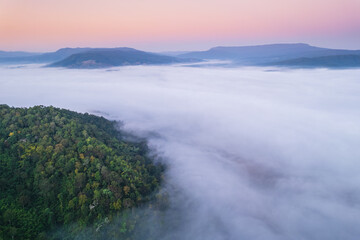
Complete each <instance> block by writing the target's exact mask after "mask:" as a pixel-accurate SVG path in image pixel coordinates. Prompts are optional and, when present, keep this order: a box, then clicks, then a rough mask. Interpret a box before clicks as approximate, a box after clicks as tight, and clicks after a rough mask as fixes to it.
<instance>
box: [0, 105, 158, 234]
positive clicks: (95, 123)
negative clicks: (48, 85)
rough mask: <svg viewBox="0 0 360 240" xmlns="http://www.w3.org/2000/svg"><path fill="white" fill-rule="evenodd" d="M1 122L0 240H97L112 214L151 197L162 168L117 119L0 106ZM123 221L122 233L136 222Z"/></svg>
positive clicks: (70, 112) (64, 111)
mask: <svg viewBox="0 0 360 240" xmlns="http://www.w3.org/2000/svg"><path fill="white" fill-rule="evenodd" d="M0 117H1V121H0V239H74V236H73V235H76V233H77V232H79V231H81V230H82V229H85V228H87V229H88V230H90V229H91V230H93V232H94V236H93V238H92V239H95V235H96V236H98V238H100V237H101V236H102V235H101V231H102V226H103V225H106V224H107V223H109V222H111V221H112V219H113V218H115V216H117V215H118V214H125V215H128V213H127V212H126V211H130V209H132V208H133V207H137V206H144V207H145V204H149V200H153V194H154V191H156V190H157V189H158V187H159V185H160V183H161V178H162V173H163V171H164V166H163V165H161V164H155V163H154V162H153V161H152V159H151V158H149V157H148V153H147V147H146V144H145V143H133V142H130V141H127V140H124V137H123V133H122V132H119V131H118V130H117V127H116V122H112V121H108V120H106V119H105V118H103V117H97V116H94V115H90V114H87V113H86V114H80V113H76V112H72V111H69V110H65V109H59V108H54V107H44V106H35V107H32V108H12V107H9V106H7V105H0ZM152 207H155V205H152ZM124 224H126V225H125V226H124ZM124 224H123V225H122V226H123V229H125V232H126V233H127V232H128V231H131V228H130V227H128V226H130V224H131V226H134V225H135V224H136V220H133V221H132V222H131V223H128V222H124ZM60 227H61V229H62V231H61V236H60V237H58V238H52V237H51V236H50V235H51V234H52V232H53V230H55V229H57V228H60ZM66 229H68V231H65V230H66ZM125 232H124V231H121V229H119V230H118V232H117V234H118V237H117V239H128V238H127V237H126V236H124V235H125ZM99 236H100V237H99ZM112 237H114V236H112ZM101 239H109V238H108V237H105V238H101Z"/></svg>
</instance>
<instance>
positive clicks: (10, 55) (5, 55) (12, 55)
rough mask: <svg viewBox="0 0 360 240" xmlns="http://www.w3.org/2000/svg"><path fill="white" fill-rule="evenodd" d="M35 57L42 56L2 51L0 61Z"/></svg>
mask: <svg viewBox="0 0 360 240" xmlns="http://www.w3.org/2000/svg"><path fill="white" fill-rule="evenodd" d="M35 55H40V53H31V52H20V51H15V52H8V51H0V59H5V58H19V57H29V56H35Z"/></svg>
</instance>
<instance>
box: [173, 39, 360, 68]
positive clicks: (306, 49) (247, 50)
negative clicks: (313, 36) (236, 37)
mask: <svg viewBox="0 0 360 240" xmlns="http://www.w3.org/2000/svg"><path fill="white" fill-rule="evenodd" d="M350 54H354V55H356V54H360V51H359V50H341V49H328V48H319V47H314V46H310V45H308V44H304V43H296V44H269V45H258V46H243V47H215V48H211V49H209V50H207V51H200V52H190V53H185V54H180V55H178V57H186V58H200V59H219V60H231V61H233V62H234V63H236V64H238V65H261V64H266V63H271V62H280V61H285V60H289V59H295V58H303V57H322V56H333V55H350Z"/></svg>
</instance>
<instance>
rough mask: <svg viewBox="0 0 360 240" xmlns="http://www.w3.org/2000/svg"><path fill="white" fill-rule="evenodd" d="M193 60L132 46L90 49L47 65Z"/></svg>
mask: <svg viewBox="0 0 360 240" xmlns="http://www.w3.org/2000/svg"><path fill="white" fill-rule="evenodd" d="M188 61H193V60H189V59H181V58H176V57H171V56H164V55H159V54H154V53H148V52H143V51H139V50H136V49H133V48H108V49H92V50H89V51H86V52H81V53H77V54H72V55H71V56H69V57H67V58H65V59H63V60H61V61H59V62H55V63H52V64H50V65H48V66H49V67H66V68H104V67H115V66H126V65H154V64H171V63H181V62H188Z"/></svg>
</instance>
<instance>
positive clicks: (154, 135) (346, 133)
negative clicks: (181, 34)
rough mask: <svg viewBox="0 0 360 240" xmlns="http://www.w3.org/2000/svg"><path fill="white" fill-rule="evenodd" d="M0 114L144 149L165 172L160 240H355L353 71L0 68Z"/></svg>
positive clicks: (358, 154) (359, 94) (358, 209)
mask: <svg viewBox="0 0 360 240" xmlns="http://www.w3.org/2000/svg"><path fill="white" fill-rule="evenodd" d="M0 103H4V104H8V105H11V106H33V105H53V106H56V107H62V108H67V109H71V110H75V111H81V112H97V113H98V112H99V111H100V112H102V113H104V114H106V115H104V116H105V117H107V118H110V119H115V120H121V121H123V122H124V129H125V130H127V131H131V132H133V133H134V134H136V135H138V136H145V137H147V138H148V139H149V144H150V147H151V149H153V151H155V152H156V153H157V154H158V155H159V156H161V158H162V159H164V161H165V162H166V163H167V164H168V165H169V168H168V172H167V174H166V183H165V185H164V188H166V189H167V190H168V191H169V194H170V199H171V204H172V206H171V209H169V211H168V214H166V216H163V217H164V218H165V219H166V221H167V222H168V223H169V224H171V223H174V224H176V226H173V227H169V228H167V229H166V230H164V229H161V231H163V232H161V233H160V234H159V236H161V238H163V239H199V240H200V239H234V240H235V239H237V240H238V239H264V240H265V239H266V240H269V239H270V240H272V239H281V240H282V239H283V240H289V239H327V240H329V239H334V240H335V239H336V240H337V239H342V240H344V239H357V238H358V236H360V228H359V224H360V188H359V186H360V174H359V171H360V147H359V144H360V124H359V123H360V107H359V106H360V70H326V69H317V70H281V71H277V70H276V71H273V69H262V68H227V69H225V68H188V67H181V66H160V67H155V66H146V67H145V66H136V67H121V68H114V69H111V70H67V69H47V68H39V66H36V65H29V66H26V67H23V68H8V67H6V66H1V68H0ZM179 219H180V220H181V221H180V223H179V221H178V220H179ZM154 221H155V222H156V221H159V219H155V220H154V219H151V221H149V222H152V223H154ZM154 225H156V224H155V223H154ZM159 231H160V230H159Z"/></svg>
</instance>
